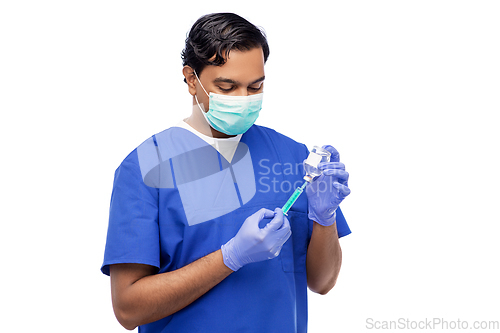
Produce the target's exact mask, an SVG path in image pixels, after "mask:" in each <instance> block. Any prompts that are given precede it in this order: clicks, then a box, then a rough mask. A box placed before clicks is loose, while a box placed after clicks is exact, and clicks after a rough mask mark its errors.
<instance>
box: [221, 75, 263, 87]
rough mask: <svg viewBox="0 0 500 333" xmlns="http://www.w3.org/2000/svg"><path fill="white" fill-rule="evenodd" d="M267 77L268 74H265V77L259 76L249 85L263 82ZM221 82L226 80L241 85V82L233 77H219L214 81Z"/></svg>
mask: <svg viewBox="0 0 500 333" xmlns="http://www.w3.org/2000/svg"><path fill="white" fill-rule="evenodd" d="M265 78H266V76H265V75H264V76H263V77H261V78H258V79H257V80H255V81H253V82H252V83H250V84H249V85H252V84H255V83H257V82H261V81H264V80H265ZM219 82H225V83H231V84H236V85H241V83H240V82H238V81H235V80H232V79H228V78H225V77H218V78H216V79H215V80H214V83H219Z"/></svg>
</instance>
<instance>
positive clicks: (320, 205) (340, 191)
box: [306, 146, 351, 226]
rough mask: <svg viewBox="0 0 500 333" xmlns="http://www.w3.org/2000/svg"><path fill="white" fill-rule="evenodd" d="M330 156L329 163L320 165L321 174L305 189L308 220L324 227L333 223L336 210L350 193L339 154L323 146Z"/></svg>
mask: <svg viewBox="0 0 500 333" xmlns="http://www.w3.org/2000/svg"><path fill="white" fill-rule="evenodd" d="M323 148H325V149H326V150H328V151H329V152H330V153H331V154H332V155H331V157H330V162H325V163H320V164H319V166H318V168H319V169H320V170H322V171H323V174H322V175H321V176H319V177H317V178H316V179H315V180H314V181H312V182H311V184H309V185H308V186H307V187H306V193H307V199H308V201H309V215H308V216H309V218H310V219H311V220H313V221H316V222H318V223H319V224H321V225H324V226H330V225H332V224H333V223H335V218H336V214H335V212H336V210H337V208H338V207H339V205H340V203H341V202H342V200H344V198H345V197H347V196H348V195H349V193H351V190H350V189H349V187H348V185H347V180H348V179H349V173H347V172H346V171H345V166H344V164H343V163H340V162H339V160H340V158H339V153H338V151H337V150H336V149H335V148H333V147H332V146H323Z"/></svg>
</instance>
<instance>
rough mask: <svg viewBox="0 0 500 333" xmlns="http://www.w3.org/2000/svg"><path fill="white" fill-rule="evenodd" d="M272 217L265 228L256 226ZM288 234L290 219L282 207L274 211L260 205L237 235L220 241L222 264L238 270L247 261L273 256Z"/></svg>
mask: <svg viewBox="0 0 500 333" xmlns="http://www.w3.org/2000/svg"><path fill="white" fill-rule="evenodd" d="M271 218H272V220H271V221H270V222H269V223H268V224H266V226H265V227H264V228H262V229H261V228H259V222H260V221H262V220H263V219H271ZM291 234H292V230H291V229H290V222H289V221H288V219H287V218H286V217H285V215H284V214H283V211H282V210H281V208H276V209H275V211H274V212H273V211H272V210H269V209H265V208H262V209H260V210H259V211H258V212H256V213H254V214H253V215H250V216H249V217H248V218H247V219H246V220H245V222H243V225H242V226H241V228H240V230H239V231H238V233H237V234H236V236H234V237H233V238H231V239H230V240H229V241H228V242H227V243H226V244H224V245H222V247H221V250H222V257H223V259H224V264H225V265H226V266H227V267H229V268H231V269H232V270H233V271H237V270H238V269H240V268H241V267H243V266H244V265H246V264H249V263H252V262H258V261H264V260H268V259H272V258H275V257H277V256H278V255H279V254H280V251H281V247H282V246H283V244H285V242H286V241H287V240H288V238H289V237H290V235H291Z"/></svg>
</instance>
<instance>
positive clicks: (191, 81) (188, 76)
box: [182, 65, 198, 96]
mask: <svg viewBox="0 0 500 333" xmlns="http://www.w3.org/2000/svg"><path fill="white" fill-rule="evenodd" d="M182 74H183V75H184V79H185V80H186V83H187V85H188V90H189V93H190V94H191V95H193V96H194V95H196V84H197V81H198V80H197V79H196V76H195V75H194V70H193V69H192V68H191V67H190V66H187V65H186V66H184V67H183V68H182Z"/></svg>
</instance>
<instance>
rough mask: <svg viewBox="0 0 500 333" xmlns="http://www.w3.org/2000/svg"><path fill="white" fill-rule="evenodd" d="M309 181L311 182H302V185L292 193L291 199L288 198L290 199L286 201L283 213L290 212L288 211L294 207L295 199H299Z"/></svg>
mask: <svg viewBox="0 0 500 333" xmlns="http://www.w3.org/2000/svg"><path fill="white" fill-rule="evenodd" d="M308 183H309V182H307V181H305V182H304V184H302V186H301V187H299V188H297V189H296V190H295V191H294V192H293V193H292V195H291V196H290V199H288V201H287V202H286V203H285V205H284V206H283V208H281V210H282V211H283V214H285V215H287V214H286V213H288V211H289V210H290V208H291V207H292V205H293V204H294V203H295V201H297V199H298V198H299V196H300V194H301V193H302V192H303V191H304V188H305V187H306V185H307V184H308Z"/></svg>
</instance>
